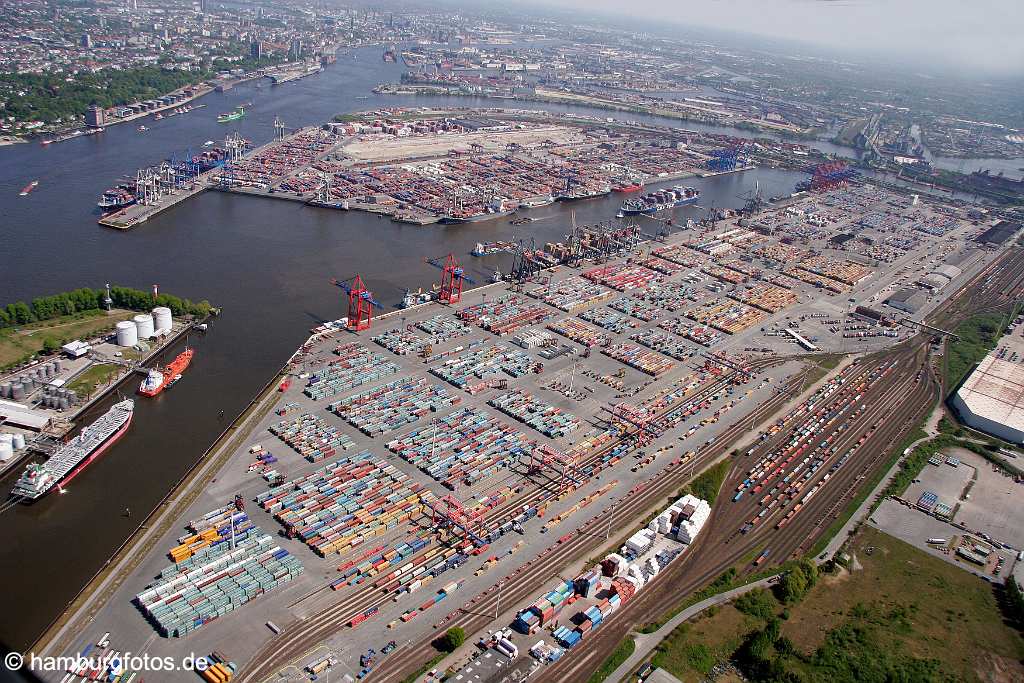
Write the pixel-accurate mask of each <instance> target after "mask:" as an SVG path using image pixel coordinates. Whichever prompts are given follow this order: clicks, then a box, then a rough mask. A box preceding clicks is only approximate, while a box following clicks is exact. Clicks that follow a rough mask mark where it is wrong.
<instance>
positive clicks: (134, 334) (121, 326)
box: [116, 320, 139, 346]
mask: <svg viewBox="0 0 1024 683" xmlns="http://www.w3.org/2000/svg"><path fill="white" fill-rule="evenodd" d="M116 327H117V345H118V346H135V345H136V344H138V343H139V328H137V327H136V326H135V323H133V322H132V321H131V320H122V321H121V322H119V323H118V324H117V326H116Z"/></svg>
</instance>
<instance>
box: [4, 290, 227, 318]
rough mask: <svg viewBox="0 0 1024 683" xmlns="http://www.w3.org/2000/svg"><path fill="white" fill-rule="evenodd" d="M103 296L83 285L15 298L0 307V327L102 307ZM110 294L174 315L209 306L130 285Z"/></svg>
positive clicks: (120, 302)
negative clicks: (13, 300) (40, 295)
mask: <svg viewBox="0 0 1024 683" xmlns="http://www.w3.org/2000/svg"><path fill="white" fill-rule="evenodd" d="M105 297H106V290H105V289H90V288H89V287H83V288H80V289H76V290H73V291H70V292H61V293H60V294H53V295H51V296H42V297H37V298H35V299H33V300H32V301H31V303H26V302H24V301H16V302H14V303H10V304H7V305H6V306H4V307H3V308H0V328H4V327H13V326H16V325H27V324H29V323H34V322H41V321H46V320H53V319H55V318H59V317H61V316H66V315H74V314H76V313H84V312H87V311H98V310H102V309H103V308H104V307H105V304H104V301H103V300H104V298H105ZM110 298H111V300H112V304H111V305H112V306H114V307H116V308H126V309H129V310H133V311H148V310H150V309H152V308H153V307H154V306H166V307H167V308H169V309H171V313H172V314H173V315H176V316H181V315H186V314H189V315H195V316H198V317H205V316H207V315H209V314H210V311H211V310H212V308H213V307H212V306H211V305H210V302H209V301H205V300H204V301H200V302H198V303H195V302H192V301H191V300H189V299H182V298H181V297H177V296H174V295H172V294H160V295H159V296H157V297H156V299H154V298H153V295H152V293H150V292H146V291H143V290H141V289H132V288H131V287H111V288H110Z"/></svg>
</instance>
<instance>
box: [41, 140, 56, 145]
mask: <svg viewBox="0 0 1024 683" xmlns="http://www.w3.org/2000/svg"><path fill="white" fill-rule="evenodd" d="M39 144H40V145H42V146H43V147H46V146H47V145H52V144H53V140H40V142H39Z"/></svg>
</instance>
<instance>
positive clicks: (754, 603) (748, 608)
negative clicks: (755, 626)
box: [733, 588, 778, 621]
mask: <svg viewBox="0 0 1024 683" xmlns="http://www.w3.org/2000/svg"><path fill="white" fill-rule="evenodd" d="M733 604H734V605H735V607H736V609H738V610H739V611H741V612H743V613H744V614H749V615H750V616H752V617H756V618H758V619H763V620H765V621H767V620H768V619H771V618H772V616H773V615H774V614H775V608H776V606H777V605H778V603H777V602H776V601H775V598H773V597H772V595H771V593H769V592H768V591H766V590H764V589H763V588H755V589H753V590H751V591H749V592H747V593H744V594H743V595H741V596H740V597H738V598H736V601H735V602H734V603H733Z"/></svg>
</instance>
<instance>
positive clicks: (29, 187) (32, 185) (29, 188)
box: [18, 180, 39, 197]
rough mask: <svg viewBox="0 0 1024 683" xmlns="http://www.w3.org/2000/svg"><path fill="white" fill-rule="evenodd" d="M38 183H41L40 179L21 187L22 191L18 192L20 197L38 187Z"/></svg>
mask: <svg viewBox="0 0 1024 683" xmlns="http://www.w3.org/2000/svg"><path fill="white" fill-rule="evenodd" d="M38 185H39V181H38V180H33V181H32V182H31V183H29V184H28V185H26V186H25V187H23V188H21V192H19V193H18V196H19V197H24V196H25V195H27V194H28V193H29V192H31V191H32V190H34V189H36V186H38Z"/></svg>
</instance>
